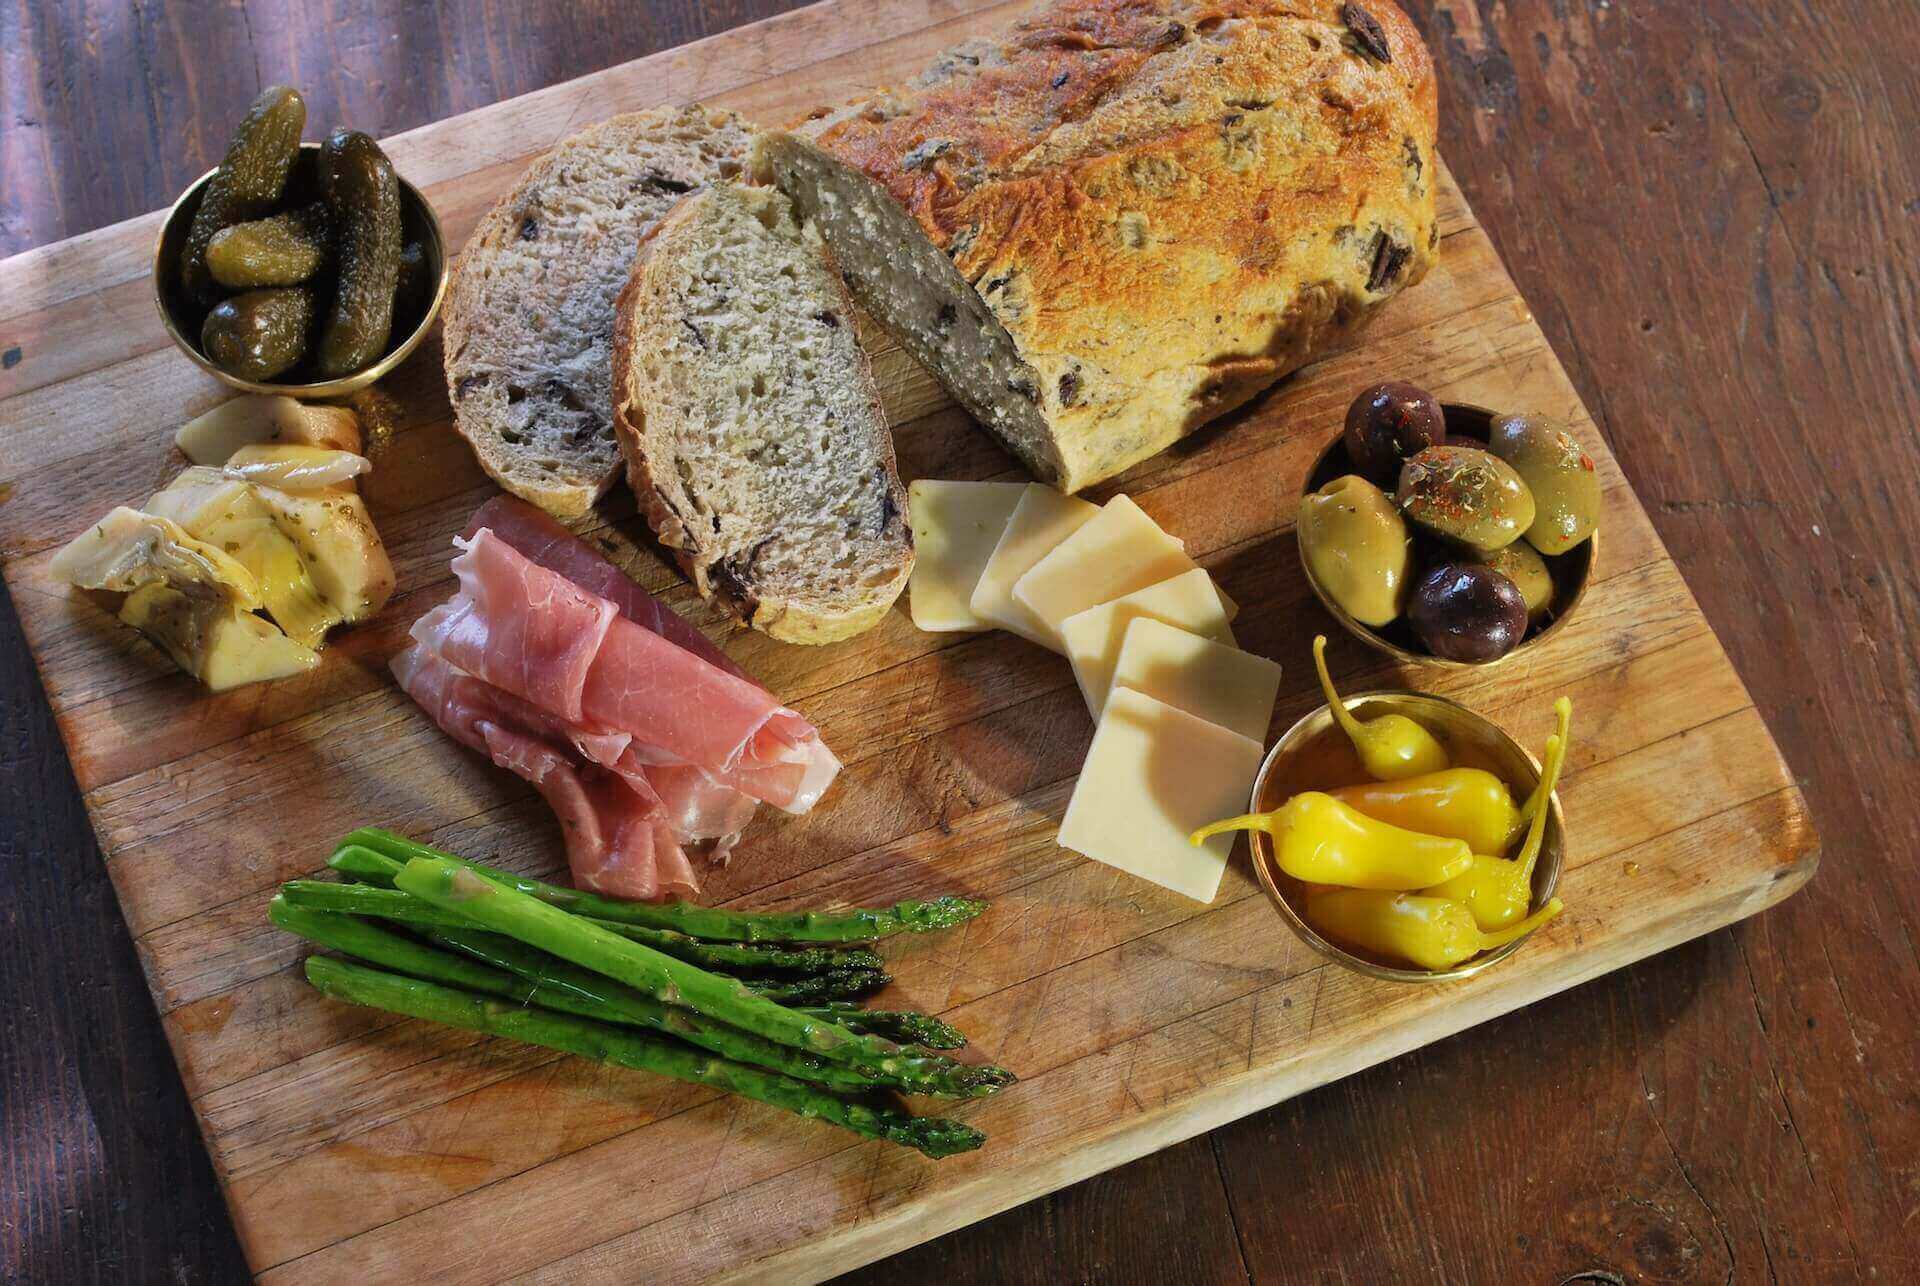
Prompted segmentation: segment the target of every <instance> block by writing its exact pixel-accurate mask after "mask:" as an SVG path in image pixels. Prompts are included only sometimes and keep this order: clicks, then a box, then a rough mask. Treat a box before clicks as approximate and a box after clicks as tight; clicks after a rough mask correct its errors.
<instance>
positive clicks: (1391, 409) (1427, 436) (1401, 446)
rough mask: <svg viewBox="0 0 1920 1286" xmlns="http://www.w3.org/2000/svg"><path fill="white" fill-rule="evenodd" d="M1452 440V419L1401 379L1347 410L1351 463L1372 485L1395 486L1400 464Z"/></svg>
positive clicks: (1371, 391) (1420, 390)
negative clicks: (1449, 422)
mask: <svg viewBox="0 0 1920 1286" xmlns="http://www.w3.org/2000/svg"><path fill="white" fill-rule="evenodd" d="M1446 435H1447V417H1446V414H1445V413H1444V412H1443V411H1441V409H1440V404H1439V403H1438V402H1436V401H1434V400H1433V394H1431V393H1429V392H1427V391H1426V390H1425V389H1423V388H1420V387H1419V386H1417V385H1414V384H1408V383H1406V382H1404V381H1402V380H1387V381H1386V382H1384V383H1381V384H1375V385H1374V386H1373V387H1372V388H1370V389H1367V390H1366V391H1364V392H1363V393H1361V394H1360V396H1359V397H1356V398H1354V399H1353V405H1352V406H1349V407H1348V408H1347V431H1346V444H1347V459H1348V460H1349V461H1350V462H1351V463H1352V464H1353V467H1354V471H1355V472H1357V473H1359V474H1360V475H1361V476H1362V477H1364V478H1366V479H1367V480H1368V481H1370V482H1373V483H1376V484H1378V485H1379V486H1382V487H1391V486H1392V485H1393V484H1394V482H1395V481H1396V480H1397V479H1398V478H1399V477H1400V462H1401V461H1403V460H1405V459H1406V458H1407V457H1409V456H1412V455H1417V454H1418V453H1420V452H1422V451H1424V450H1426V449H1427V448H1428V447H1430V446H1434V445H1436V444H1437V443H1439V442H1440V441H1441V440H1442V439H1444V438H1445V437H1446Z"/></svg>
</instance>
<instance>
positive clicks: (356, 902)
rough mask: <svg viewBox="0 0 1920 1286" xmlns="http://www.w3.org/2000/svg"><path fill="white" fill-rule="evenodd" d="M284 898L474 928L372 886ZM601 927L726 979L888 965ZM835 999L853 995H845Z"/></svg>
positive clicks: (845, 955)
mask: <svg viewBox="0 0 1920 1286" xmlns="http://www.w3.org/2000/svg"><path fill="white" fill-rule="evenodd" d="M342 851H343V852H345V851H346V850H342ZM361 851H362V852H366V853H368V855H369V856H370V857H373V858H375V859H377V860H379V861H382V862H384V861H386V860H387V859H386V858H383V857H380V855H379V854H377V853H372V852H370V851H369V850H364V849H363V850H361ZM349 860H353V859H349ZM395 869H396V870H397V869H398V867H397V866H396V867H395ZM280 893H281V896H283V897H285V898H286V899H287V901H289V902H291V903H293V904H294V905H295V906H302V907H306V908H307V909H308V910H311V911H337V912H340V913H341V914H344V915H371V916H377V917H379V918H380V919H383V920H397V921H400V922H401V923H403V924H413V925H432V926H437V927H441V928H456V929H457V928H461V927H463V926H465V925H467V924H469V923H470V922H469V921H468V920H467V919H466V917H464V916H461V915H457V914H455V913H454V912H452V911H443V910H440V909H439V908H438V907H433V906H429V905H427V904H426V903H425V902H422V901H421V900H420V899H419V898H416V897H412V896H410V895H408V894H405V893H402V892H400V891H399V890H398V889H392V888H380V887H377V886H375V885H372V884H330V883H328V882H327V881H325V880H289V881H288V882H287V883H286V884H284V885H282V886H281V888H280ZM601 927H603V928H605V929H608V930H610V931H612V932H614V933H617V934H619V935H620V936H621V937H623V938H632V939H633V940H634V941H635V942H644V943H646V944H647V945H648V946H650V947H652V948H653V949H654V950H656V951H664V952H665V953H666V954H668V955H670V956H678V957H679V958H680V959H682V960H691V961H693V963H695V964H697V965H703V966H705V967H706V968H709V969H717V970H721V971H723V972H726V973H739V972H742V971H744V970H762V969H763V970H770V971H774V972H792V973H825V972H827V971H829V970H836V969H838V970H848V969H867V970H875V969H878V968H880V966H881V964H882V963H883V962H882V961H881V959H880V957H879V956H878V955H877V954H875V953H874V952H872V951H868V950H866V949H864V948H860V947H850V948H845V949H835V948H828V947H803V948H801V949H799V950H790V949H787V948H784V947H777V946H743V945H739V944H736V943H731V942H701V941H699V940H698V939H695V938H689V937H687V936H686V935H685V934H683V933H674V932H673V931H672V930H670V929H648V928H644V927H642V926H640V925H637V924H617V923H615V922H613V921H611V920H606V921H602V922H601ZM834 994H836V995H846V994H849V993H847V992H844V991H841V992H836V993H834Z"/></svg>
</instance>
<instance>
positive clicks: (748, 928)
mask: <svg viewBox="0 0 1920 1286" xmlns="http://www.w3.org/2000/svg"><path fill="white" fill-rule="evenodd" d="M341 845H342V846H343V847H344V846H348V845H354V846H358V847H360V848H365V849H371V850H372V851H373V852H375V853H378V854H381V855H383V856H385V857H387V858H390V859H392V860H394V861H395V862H402V863H403V862H408V861H411V860H413V859H415V858H434V857H456V854H453V853H448V852H445V851H443V850H441V849H437V848H432V847H430V846H428V845H425V844H420V843H417V842H415V841H413V840H410V839H407V838H406V837H405V836H402V835H396V834H394V833H393V832H392V831H386V830H380V829H378V828H377V827H366V828H363V829H361V830H357V831H355V832H353V834H351V835H349V836H347V837H346V838H345V839H344V840H342V841H341ZM471 865H473V866H474V869H476V870H478V871H479V872H480V873H481V874H483V875H486V876H489V877H491V878H493V879H496V880H504V881H507V882H508V883H510V884H512V885H513V886H514V887H515V888H516V889H518V890H519V891H520V892H522V893H526V894H528V895H530V896H532V897H536V898H539V899H540V900H541V901H542V902H545V903H548V904H549V905H551V906H557V907H560V908H562V909H564V910H568V911H573V912H576V913H577V914H580V915H585V916H592V917H594V918H595V919H600V920H617V921H620V922H621V923H624V924H640V925H645V926H647V927H648V928H654V929H672V930H675V931H676V932H679V933H684V934H686V935H687V936H688V937H692V938H701V939H705V940H707V941H710V942H870V941H873V940H874V939H876V938H885V937H890V936H892V935H893V934H896V933H928V932H931V931H933V930H935V929H949V928H952V927H953V926H954V925H956V924H964V923H965V922H967V921H968V920H971V919H973V918H974V917H975V916H977V915H979V914H980V913H981V912H982V911H985V910H986V909H987V904H986V903H985V902H980V901H975V900H974V899H972V898H961V897H940V898H935V899H933V900H932V901H930V902H900V903H897V904H896V905H894V906H890V907H872V908H866V909H852V910H845V911H780V912H748V911H727V910H722V909H720V908H718V907H705V906H695V905H693V904H692V903H690V902H662V903H658V904H656V903H650V902H623V901H620V900H618V899H616V898H604V897H600V896H598V895H597V894H593V893H582V892H580V891H579V890H578V889H568V888H561V887H560V886H558V885H555V884H546V883H543V882H541V881H539V880H530V879H527V878H526V877H524V876H519V875H514V874H512V873H511V872H508V871H500V870H495V869H494V868H492V867H488V866H481V865H479V864H478V863H472V864H471ZM334 869H336V870H339V871H341V872H342V873H343V874H349V875H354V876H356V877H359V878H367V875H370V874H371V872H369V871H368V870H367V868H366V866H365V865H364V864H357V863H356V862H355V861H353V860H351V859H350V860H349V862H348V863H347V864H345V865H341V864H334ZM363 872H367V874H366V875H363V874H362V873H363Z"/></svg>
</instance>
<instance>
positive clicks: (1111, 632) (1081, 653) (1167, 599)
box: [1060, 567, 1266, 731]
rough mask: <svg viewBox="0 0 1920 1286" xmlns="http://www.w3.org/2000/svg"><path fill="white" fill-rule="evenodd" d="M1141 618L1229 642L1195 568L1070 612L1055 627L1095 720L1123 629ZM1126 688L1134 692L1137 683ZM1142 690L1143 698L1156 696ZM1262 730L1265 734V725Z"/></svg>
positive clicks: (1209, 585) (1223, 617)
mask: <svg viewBox="0 0 1920 1286" xmlns="http://www.w3.org/2000/svg"><path fill="white" fill-rule="evenodd" d="M1142 618H1147V619H1150V620H1154V621H1165V622H1166V623H1167V624H1168V625H1170V626H1175V627H1178V628H1177V629H1176V630H1175V633H1178V632H1180V631H1181V630H1186V631H1188V632H1190V633H1192V634H1198V635H1201V636H1203V637H1205V638H1210V639H1214V640H1217V641H1218V642H1221V643H1228V644H1231V643H1232V642H1233V631H1232V629H1230V628H1229V627H1228V625H1227V614H1226V611H1225V610H1224V609H1222V608H1221V606H1220V595H1219V593H1218V592H1217V591H1216V590H1215V589H1214V587H1213V577H1211V576H1209V575H1207V573H1206V571H1205V570H1204V569H1202V568H1199V567H1196V568H1194V569H1193V570H1192V571H1190V572H1181V573H1180V574H1179V575H1178V576H1175V577H1172V578H1171V579H1169V580H1163V581H1161V582H1160V583H1159V584H1158V585H1149V586H1147V587H1146V588H1145V589H1137V590H1135V591H1134V592H1133V593H1131V594H1123V595H1121V596H1120V597H1119V598H1116V599H1114V600H1113V601H1112V602H1111V603H1102V604H1100V606H1098V607H1089V608H1088V609H1087V610H1086V611H1084V612H1075V613H1074V614H1073V615H1072V616H1069V617H1068V618H1067V619H1066V620H1064V621H1062V622H1061V623H1060V638H1061V640H1062V641H1063V642H1064V643H1065V644H1066V647H1067V659H1068V660H1069V661H1071V662H1073V677H1074V679H1075V680H1076V681H1078V683H1079V684H1080V695H1081V696H1083V697H1085V698H1086V699H1087V709H1088V710H1089V711H1090V712H1091V713H1092V714H1093V717H1094V718H1095V719H1096V720H1097V719H1098V718H1099V717H1100V711H1101V709H1102V707H1104V706H1105V705H1106V704H1107V689H1108V688H1109V687H1111V686H1112V685H1113V667H1114V666H1115V665H1117V664H1118V663H1119V661H1120V645H1121V644H1122V643H1124V642H1125V641H1126V638H1127V627H1128V626H1130V625H1132V624H1133V623H1134V622H1135V621H1137V620H1140V619H1142ZM1130 686H1132V687H1139V685H1138V684H1132V685H1130ZM1142 690H1143V691H1146V692H1147V695H1148V696H1159V695H1160V694H1159V693H1157V692H1153V691H1151V690H1147V689H1142ZM1173 704H1175V705H1179V704H1180V703H1179V702H1177V701H1176V702H1174V703H1173ZM1183 708H1184V707H1183ZM1202 717H1205V716H1202ZM1214 722H1215V723H1220V722H1221V721H1220V720H1218V719H1216V720H1214ZM1261 728H1262V730H1263V731H1264V730H1265V728H1266V724H1265V723H1264V722H1263V723H1262V724H1261Z"/></svg>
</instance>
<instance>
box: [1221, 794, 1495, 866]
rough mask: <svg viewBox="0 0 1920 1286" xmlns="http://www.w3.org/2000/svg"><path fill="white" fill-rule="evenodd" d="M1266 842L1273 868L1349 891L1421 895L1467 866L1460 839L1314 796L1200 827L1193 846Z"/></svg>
mask: <svg viewBox="0 0 1920 1286" xmlns="http://www.w3.org/2000/svg"><path fill="white" fill-rule="evenodd" d="M1249 830H1251V831H1265V832H1266V833H1267V834H1269V835H1271V836H1273V840H1274V844H1273V847H1274V858H1275V860H1276V861H1277V862H1278V863H1279V865H1280V869H1281V870H1283V871H1285V872H1286V873H1287V874H1288V875H1291V876H1292V877H1293V878H1294V879H1296V880H1304V881H1306V882H1307V883H1309V884H1337V885H1340V886H1341V887H1342V888H1349V889H1423V888H1426V887H1427V886H1429V885H1432V884H1439V883H1442V882H1444V881H1446V880H1450V879H1452V878H1453V877H1454V876H1456V875H1458V874H1460V873H1461V872H1462V871H1464V870H1466V869H1467V868H1468V867H1469V866H1471V865H1472V864H1473V850H1472V849H1470V848H1468V847H1467V845H1466V843H1465V842H1464V841H1462V840H1457V839H1447V838H1444V837H1442V836H1437V835H1421V834H1419V833H1417V832H1415V831H1409V830H1402V829H1401V828H1400V827H1398V826H1394V825H1392V824H1390V823H1388V822H1380V821H1375V820H1374V819H1373V818H1371V817H1368V816H1366V815H1365V814H1363V813H1360V812H1357V811H1356V810H1354V809H1353V808H1350V807H1349V806H1347V805H1346V804H1343V803H1341V802H1340V801H1339V800H1337V799H1335V798H1334V797H1333V796H1331V795H1328V794H1324V793H1322V792H1320V791H1317V790H1309V791H1304V792H1302V793H1301V794H1298V795H1295V796H1294V797H1293V798H1292V799H1289V800H1288V801H1287V802H1286V803H1284V804H1282V805H1281V806H1280V807H1278V808H1276V809H1274V810H1273V811H1272V812H1270V813H1247V814H1244V815H1243V816H1240V817H1229V818H1226V819H1224V820H1222V821H1218V822H1214V823H1213V824H1212V825H1211V826H1202V827H1201V828H1200V829H1199V830H1197V831H1195V832H1194V833H1193V835H1192V840H1193V842H1194V843H1195V844H1198V843H1200V842H1201V841H1203V840H1205V839H1206V838H1207V837H1208V836H1210V835H1218V834H1220V833H1221V832H1222V831H1249Z"/></svg>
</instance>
